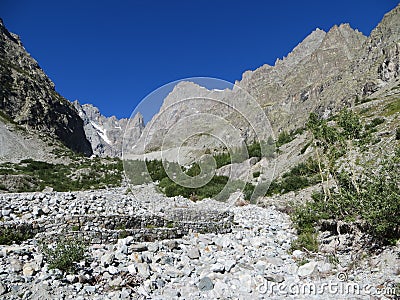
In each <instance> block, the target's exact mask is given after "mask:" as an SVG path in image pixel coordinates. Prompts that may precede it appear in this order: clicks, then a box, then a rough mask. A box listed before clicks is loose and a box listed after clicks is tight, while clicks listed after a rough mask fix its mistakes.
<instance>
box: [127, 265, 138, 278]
mask: <svg viewBox="0 0 400 300" xmlns="http://www.w3.org/2000/svg"><path fill="white" fill-rule="evenodd" d="M128 272H129V274H131V275H135V274H136V267H135V265H134V264H131V265H129V266H128Z"/></svg>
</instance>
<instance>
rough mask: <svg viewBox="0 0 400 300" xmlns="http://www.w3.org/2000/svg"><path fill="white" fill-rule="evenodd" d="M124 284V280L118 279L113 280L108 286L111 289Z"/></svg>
mask: <svg viewBox="0 0 400 300" xmlns="http://www.w3.org/2000/svg"><path fill="white" fill-rule="evenodd" d="M121 283H122V278H121V277H119V276H118V277H116V278H114V279H113V280H111V281H110V282H109V283H108V285H109V286H111V287H119V286H120V285H121Z"/></svg>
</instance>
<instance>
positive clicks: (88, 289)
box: [83, 285, 96, 293]
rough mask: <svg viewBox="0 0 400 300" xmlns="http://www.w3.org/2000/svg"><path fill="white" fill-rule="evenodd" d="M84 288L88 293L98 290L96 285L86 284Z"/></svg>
mask: <svg viewBox="0 0 400 300" xmlns="http://www.w3.org/2000/svg"><path fill="white" fill-rule="evenodd" d="M83 290H84V291H85V292H87V293H94V292H95V291H96V287H95V286H94V285H85V286H84V287H83Z"/></svg>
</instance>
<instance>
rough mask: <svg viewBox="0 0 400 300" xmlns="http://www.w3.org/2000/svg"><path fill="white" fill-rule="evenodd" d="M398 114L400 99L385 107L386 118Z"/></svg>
mask: <svg viewBox="0 0 400 300" xmlns="http://www.w3.org/2000/svg"><path fill="white" fill-rule="evenodd" d="M398 112H400V98H398V99H396V100H394V101H393V102H391V103H389V104H387V105H386V106H385V114H386V116H391V115H394V114H395V113H398Z"/></svg>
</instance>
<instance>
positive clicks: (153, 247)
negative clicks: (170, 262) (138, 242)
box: [147, 243, 158, 252]
mask: <svg viewBox="0 0 400 300" xmlns="http://www.w3.org/2000/svg"><path fill="white" fill-rule="evenodd" d="M147 249H148V251H150V252H157V250H158V244H157V243H150V244H149V245H147Z"/></svg>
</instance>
